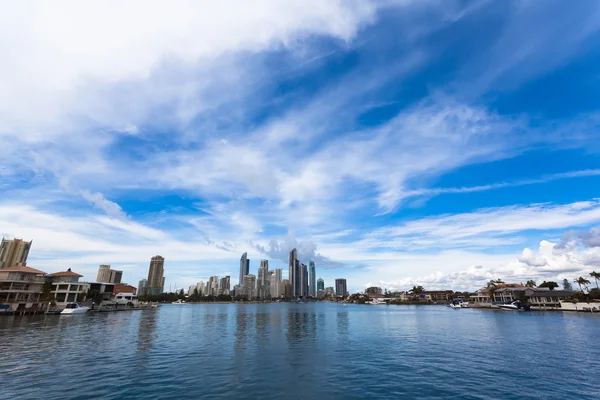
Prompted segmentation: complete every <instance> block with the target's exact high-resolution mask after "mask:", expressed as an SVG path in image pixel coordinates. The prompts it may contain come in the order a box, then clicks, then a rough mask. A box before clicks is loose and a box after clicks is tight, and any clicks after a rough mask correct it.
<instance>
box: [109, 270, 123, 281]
mask: <svg viewBox="0 0 600 400" xmlns="http://www.w3.org/2000/svg"><path fill="white" fill-rule="evenodd" d="M122 278H123V271H117V270H116V269H111V270H110V280H109V282H110V283H121V279H122Z"/></svg>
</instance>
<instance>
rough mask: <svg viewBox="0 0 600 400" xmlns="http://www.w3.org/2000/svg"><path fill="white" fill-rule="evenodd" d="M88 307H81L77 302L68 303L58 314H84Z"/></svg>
mask: <svg viewBox="0 0 600 400" xmlns="http://www.w3.org/2000/svg"><path fill="white" fill-rule="evenodd" d="M89 309H90V308H89V307H83V306H80V305H79V304H77V303H69V304H67V306H66V307H65V309H64V310H62V311H61V312H60V315H73V314H85V313H86V312H88V310H89Z"/></svg>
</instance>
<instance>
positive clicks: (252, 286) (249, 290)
mask: <svg viewBox="0 0 600 400" xmlns="http://www.w3.org/2000/svg"><path fill="white" fill-rule="evenodd" d="M243 296H244V297H246V298H247V299H248V300H252V299H254V298H255V297H257V296H256V276H254V275H252V274H248V275H246V276H244V287H243Z"/></svg>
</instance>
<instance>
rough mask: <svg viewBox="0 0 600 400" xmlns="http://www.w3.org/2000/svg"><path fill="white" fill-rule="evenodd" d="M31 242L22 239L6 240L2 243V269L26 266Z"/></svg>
mask: <svg viewBox="0 0 600 400" xmlns="http://www.w3.org/2000/svg"><path fill="white" fill-rule="evenodd" d="M32 243H33V240H32V241H31V242H24V241H23V240H22V239H12V240H8V239H4V238H2V242H0V269H2V268H8V267H14V266H15V265H26V264H27V256H28V255H29V250H30V249H31V244H32Z"/></svg>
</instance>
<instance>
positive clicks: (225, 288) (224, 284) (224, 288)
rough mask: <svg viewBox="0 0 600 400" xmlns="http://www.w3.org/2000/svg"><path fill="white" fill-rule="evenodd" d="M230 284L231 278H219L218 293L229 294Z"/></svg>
mask: <svg viewBox="0 0 600 400" xmlns="http://www.w3.org/2000/svg"><path fill="white" fill-rule="evenodd" d="M230 285H231V278H230V277H229V275H228V276H226V277H225V278H221V280H220V281H219V294H229V292H230Z"/></svg>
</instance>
